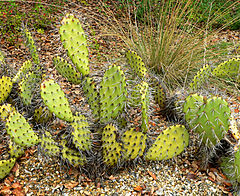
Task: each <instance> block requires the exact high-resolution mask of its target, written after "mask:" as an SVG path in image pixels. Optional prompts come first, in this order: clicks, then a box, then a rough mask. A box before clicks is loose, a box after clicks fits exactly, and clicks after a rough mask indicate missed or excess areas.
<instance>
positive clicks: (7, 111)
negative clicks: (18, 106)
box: [0, 104, 16, 122]
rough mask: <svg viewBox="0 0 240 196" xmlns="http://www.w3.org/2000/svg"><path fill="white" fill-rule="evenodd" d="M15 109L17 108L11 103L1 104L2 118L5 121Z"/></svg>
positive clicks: (0, 114) (0, 118)
mask: <svg viewBox="0 0 240 196" xmlns="http://www.w3.org/2000/svg"><path fill="white" fill-rule="evenodd" d="M14 111H16V110H15V108H14V107H13V106H12V105H11V104H4V105H2V106H0V120H1V121H4V122H5V121H6V119H7V118H8V117H9V115H10V113H11V112H14Z"/></svg>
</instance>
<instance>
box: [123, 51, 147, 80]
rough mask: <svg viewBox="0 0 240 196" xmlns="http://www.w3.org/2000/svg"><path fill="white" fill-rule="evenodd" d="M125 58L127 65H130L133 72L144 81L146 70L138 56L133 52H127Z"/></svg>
mask: <svg viewBox="0 0 240 196" xmlns="http://www.w3.org/2000/svg"><path fill="white" fill-rule="evenodd" d="M126 57H127V59H128V63H129V64H130V66H131V68H132V69H133V71H134V72H135V73H136V74H137V75H138V76H139V77H140V78H141V79H144V77H145V76H146V74H147V69H146V67H145V64H144V63H143V60H142V58H141V57H140V56H138V55H137V53H136V52H134V51H128V52H127V53H126Z"/></svg>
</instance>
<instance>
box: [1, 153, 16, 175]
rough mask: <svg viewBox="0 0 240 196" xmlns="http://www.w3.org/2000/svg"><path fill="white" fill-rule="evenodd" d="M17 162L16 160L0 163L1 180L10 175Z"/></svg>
mask: <svg viewBox="0 0 240 196" xmlns="http://www.w3.org/2000/svg"><path fill="white" fill-rule="evenodd" d="M15 162H16V158H11V159H8V160H1V161H0V179H3V178H4V177H5V176H6V175H8V174H9V173H10V171H11V169H12V168H13V166H14V164H15Z"/></svg>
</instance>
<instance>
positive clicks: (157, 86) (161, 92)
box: [151, 78, 166, 109]
mask: <svg viewBox="0 0 240 196" xmlns="http://www.w3.org/2000/svg"><path fill="white" fill-rule="evenodd" d="M151 87H152V88H153V96H154V100H155V102H156V103H157V104H158V105H159V107H160V108H161V109H164V108H165V105H166V91H165V89H164V88H163V86H162V85H161V83H160V82H159V81H158V80H157V79H155V78H154V79H153V81H152V84H151Z"/></svg>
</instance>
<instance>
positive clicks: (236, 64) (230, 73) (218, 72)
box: [212, 58, 240, 77]
mask: <svg viewBox="0 0 240 196" xmlns="http://www.w3.org/2000/svg"><path fill="white" fill-rule="evenodd" d="M212 74H213V75H214V76H217V77H236V76H239V75H240V58H232V59H229V60H228V61H225V62H223V63H221V64H219V65H218V66H217V67H216V68H215V69H214V70H213V71H212Z"/></svg>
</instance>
